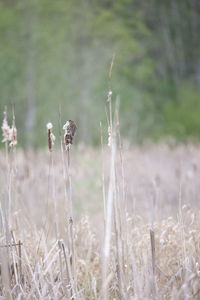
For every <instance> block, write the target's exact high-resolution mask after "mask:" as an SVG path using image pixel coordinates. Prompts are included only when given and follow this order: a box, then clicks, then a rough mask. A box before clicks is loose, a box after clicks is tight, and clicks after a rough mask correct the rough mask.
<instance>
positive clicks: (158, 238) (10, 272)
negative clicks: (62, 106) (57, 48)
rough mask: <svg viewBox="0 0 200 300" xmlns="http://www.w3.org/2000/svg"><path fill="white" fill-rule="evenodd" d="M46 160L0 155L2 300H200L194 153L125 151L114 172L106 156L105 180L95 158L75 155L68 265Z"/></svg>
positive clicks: (77, 151) (189, 149)
mask: <svg viewBox="0 0 200 300" xmlns="http://www.w3.org/2000/svg"><path fill="white" fill-rule="evenodd" d="M51 155H52V156H53V159H52V160H49V153H48V151H46V152H42V151H40V152H23V151H17V153H15V154H14V153H10V155H9V163H8V162H7V161H6V159H5V154H4V152H2V153H1V154H0V170H1V171H0V172H1V174H0V195H1V205H0V228H1V232H0V263H1V265H0V271H1V272H0V299H2V300H3V299H70V298H71V299H89V300H92V299H113V300H114V299H134V300H137V299H178V300H179V299H180V300H181V299H199V297H200V284H199V276H200V267H199V264H200V243H199V242H200V239H199V238H200V233H199V226H200V224H199V223H200V221H199V220H200V218H199V204H198V201H199V190H200V186H199V178H200V174H199V173H200V170H199V162H200V151H199V146H192V145H190V146H179V147H176V148H170V147H169V146H167V145H165V144H163V145H162V144H160V145H157V146H151V145H148V146H144V147H143V148H137V147H136V148H129V146H128V145H125V146H124V151H123V153H120V151H117V152H116V154H114V155H115V157H114V158H113V159H114V166H112V167H110V161H111V159H112V158H111V156H110V155H111V154H110V149H105V153H104V156H103V162H104V176H102V154H101V151H100V150H99V149H89V148H85V147H83V146H78V148H76V147H75V146H74V149H73V151H72V152H71V154H70V155H71V157H70V163H71V166H70V172H71V181H72V195H71V197H72V201H73V212H74V220H73V227H72V230H73V239H74V240H73V242H74V246H73V247H74V250H73V255H72V253H71V250H70V249H71V246H70V244H69V243H70V241H69V238H68V231H69V226H70V224H69V220H68V217H67V216H68V214H69V207H68V203H69V202H68V197H67V195H66V178H65V176H64V175H63V172H64V168H63V160H62V155H61V153H60V151H55V152H52V153H51ZM122 156H123V157H122ZM49 161H50V162H49ZM64 167H65V168H66V167H67V166H64ZM110 168H111V169H110ZM110 172H111V173H112V172H114V173H113V175H112V176H111V175H110V174H111V173H110ZM102 177H103V178H105V179H104V182H105V185H104V190H105V195H106V196H105V198H106V199H105V206H106V207H107V204H108V202H107V201H109V198H108V194H109V188H110V189H111V191H110V193H111V194H110V197H112V199H111V200H112V204H111V205H112V215H111V224H110V226H111V227H110V229H109V226H108V227H107V228H108V229H109V230H110V243H109V255H108V259H105V256H104V255H105V252H104V251H105V234H106V222H107V220H108V211H106V210H105V211H106V212H105V214H104V201H103V195H102ZM111 177H112V182H111V181H110V180H111ZM110 184H111V185H110ZM8 199H9V201H10V202H8ZM8 203H10V205H8ZM107 208H108V207H107ZM19 241H20V242H19ZM72 260H73V261H74V262H73V264H72ZM105 262H106V264H107V265H106V272H105V273H103V272H104V271H105V266H104V264H105ZM73 266H74V268H75V269H74V270H73V269H72V267H73Z"/></svg>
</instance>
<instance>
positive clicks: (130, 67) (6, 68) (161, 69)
mask: <svg viewBox="0 0 200 300" xmlns="http://www.w3.org/2000/svg"><path fill="white" fill-rule="evenodd" d="M199 32H200V1H199V0H168V1H165V0H151V1H149V0H102V1H98V0H57V1H50V0H28V1H27V0H0V36H1V41H0V92H1V97H0V112H1V116H2V118H3V110H4V106H5V105H7V108H8V111H9V112H11V110H12V104H14V106H15V113H16V123H17V128H18V135H19V144H20V145H23V146H25V145H27V146H40V145H45V144H46V129H45V126H46V123H47V122H49V121H51V122H53V123H54V125H55V130H57V132H58V124H59V106H60V107H61V111H62V117H63V120H66V119H74V120H76V122H77V125H78V127H79V131H78V137H77V138H78V140H79V141H83V142H85V143H89V144H97V143H99V141H100V133H99V131H100V130H99V122H100V121H102V122H104V124H105V125H106V114H105V104H106V98H107V91H108V85H109V80H108V72H109V67H110V62H111V59H112V56H113V53H115V54H116V58H115V62H114V67H113V75H112V90H113V100H115V99H116V97H120V117H121V127H122V134H123V136H124V137H130V139H131V140H133V141H137V142H141V141H143V140H145V139H153V140H157V139H160V138H165V139H166V137H169V136H172V137H174V138H175V139H176V140H178V141H185V140H187V139H188V138H189V139H192V140H194V139H199V137H200V90H199V83H200V39H199ZM10 115H11V113H10Z"/></svg>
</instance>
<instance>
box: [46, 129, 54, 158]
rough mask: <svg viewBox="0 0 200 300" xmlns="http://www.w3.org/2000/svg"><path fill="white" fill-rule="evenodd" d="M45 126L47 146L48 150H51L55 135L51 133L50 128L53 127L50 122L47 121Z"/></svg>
mask: <svg viewBox="0 0 200 300" xmlns="http://www.w3.org/2000/svg"><path fill="white" fill-rule="evenodd" d="M46 127H47V135H48V148H49V151H50V152H51V151H52V149H53V145H54V142H55V139H56V137H55V135H54V134H53V133H52V128H53V125H52V123H47V125H46Z"/></svg>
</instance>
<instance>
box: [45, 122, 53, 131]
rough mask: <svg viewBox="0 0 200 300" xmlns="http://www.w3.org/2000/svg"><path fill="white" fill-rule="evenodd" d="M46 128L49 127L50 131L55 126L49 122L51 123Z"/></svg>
mask: <svg viewBox="0 0 200 300" xmlns="http://www.w3.org/2000/svg"><path fill="white" fill-rule="evenodd" d="M46 126H47V129H48V130H49V129H52V128H53V124H52V123H50V122H49V123H47V125H46Z"/></svg>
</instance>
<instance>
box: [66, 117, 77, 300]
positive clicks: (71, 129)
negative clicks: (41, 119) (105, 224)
mask: <svg viewBox="0 0 200 300" xmlns="http://www.w3.org/2000/svg"><path fill="white" fill-rule="evenodd" d="M63 130H64V145H65V150H66V165H67V181H66V190H67V195H68V224H67V232H68V242H69V256H70V264H71V273H72V278H73V281H72V282H71V284H72V285H73V295H74V297H75V295H77V274H76V253H75V246H74V217H73V203H72V179H71V161H70V150H71V146H72V144H73V138H74V135H75V133H76V130H77V126H76V124H75V122H74V121H72V120H69V121H67V122H66V123H65V124H64V126H63Z"/></svg>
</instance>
